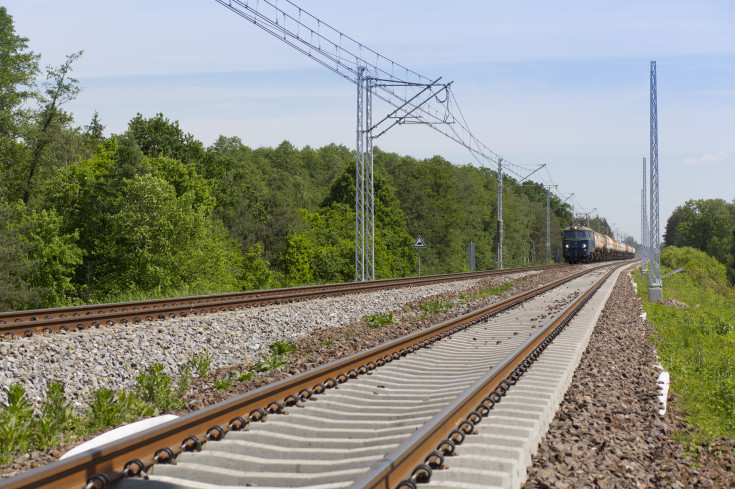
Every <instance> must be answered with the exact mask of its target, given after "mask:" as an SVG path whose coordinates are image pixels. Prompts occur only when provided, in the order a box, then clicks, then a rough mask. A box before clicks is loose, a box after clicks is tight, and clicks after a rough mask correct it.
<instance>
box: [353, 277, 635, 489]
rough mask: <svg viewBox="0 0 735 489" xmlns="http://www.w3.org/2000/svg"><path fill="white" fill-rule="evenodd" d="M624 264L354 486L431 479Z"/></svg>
mask: <svg viewBox="0 0 735 489" xmlns="http://www.w3.org/2000/svg"><path fill="white" fill-rule="evenodd" d="M620 266H623V265H618V266H617V267H614V268H612V269H611V270H610V271H609V272H607V273H606V274H605V276H604V277H602V278H601V279H600V280H599V281H598V282H597V283H596V284H595V285H593V286H592V287H590V288H589V289H588V290H587V291H586V292H584V293H583V294H581V295H580V296H579V297H578V298H577V299H576V300H575V301H574V302H573V303H571V304H570V305H569V306H567V307H566V308H564V309H563V310H562V311H560V312H559V313H557V314H556V315H555V316H554V317H553V318H552V319H551V320H549V321H548V322H547V323H546V324H545V325H544V326H543V327H542V328H541V329H540V330H539V331H538V332H537V333H536V334H535V335H534V336H533V337H532V338H529V339H528V341H526V342H525V343H524V344H523V345H521V346H520V347H519V348H518V349H517V350H516V351H515V352H514V353H513V354H511V355H510V356H508V357H507V358H506V359H505V360H503V361H502V362H501V363H500V364H498V365H497V366H495V367H494V368H493V369H492V370H490V372H488V373H487V374H486V375H485V376H484V377H483V378H481V379H479V380H478V381H477V382H476V383H475V384H474V385H472V386H471V387H470V388H469V389H467V391H465V393H464V394H463V395H462V396H459V397H458V398H457V399H456V400H455V401H454V402H452V403H451V404H450V405H449V406H447V407H446V408H444V409H443V410H442V411H441V412H440V413H438V414H437V415H436V416H435V417H434V418H433V419H432V420H431V421H429V422H428V423H426V424H425V425H424V426H422V427H421V428H420V429H419V430H418V431H417V432H416V433H415V434H414V435H413V436H411V438H409V439H408V440H406V441H404V442H403V443H402V444H401V445H400V446H399V447H398V448H396V449H395V450H394V451H393V452H392V453H390V454H388V455H386V456H385V457H384V458H383V459H382V460H381V461H380V463H379V464H377V465H376V466H374V467H373V468H372V469H371V470H370V471H369V472H368V473H367V474H366V475H365V476H364V477H363V478H362V479H360V480H358V481H356V482H355V483H353V484H352V485H351V486H349V487H350V489H416V488H417V487H418V486H417V483H418V482H428V481H429V479H430V478H431V474H432V471H433V470H434V469H437V468H439V467H441V465H442V460H443V457H444V456H446V455H450V454H451V453H452V452H453V451H454V450H455V447H456V445H459V444H461V443H462V441H464V438H465V437H466V436H468V435H470V434H472V432H473V431H474V428H475V425H476V424H477V423H480V422H481V421H482V418H483V417H484V416H487V414H488V412H489V410H490V409H492V407H493V406H494V405H495V404H496V403H498V402H500V401H501V399H502V397H503V396H504V395H505V394H506V392H507V391H508V389H510V388H511V386H512V385H514V384H515V383H516V382H517V380H518V379H519V378H520V377H521V376H522V375H523V374H524V373H525V371H526V370H528V368H529V367H530V365H531V364H532V363H533V361H535V360H536V359H537V358H538V357H539V356H540V355H541V353H542V352H543V350H544V349H545V348H546V347H547V346H548V344H549V343H550V342H551V341H552V340H553V339H554V338H555V337H556V336H557V335H558V334H559V333H560V332H561V331H562V329H563V328H564V327H565V326H566V324H567V323H568V322H569V321H570V320H571V319H572V317H574V315H575V314H576V313H577V312H578V311H579V310H580V309H581V308H582V307H583V306H584V304H586V302H587V301H588V300H589V299H590V298H591V297H592V295H593V294H594V293H595V292H596V291H597V290H598V289H599V288H600V287H601V286H602V284H603V283H604V282H605V281H606V280H607V279H608V278H609V277H610V275H612V274H613V272H614V271H615V270H616V269H617V268H619V267H620Z"/></svg>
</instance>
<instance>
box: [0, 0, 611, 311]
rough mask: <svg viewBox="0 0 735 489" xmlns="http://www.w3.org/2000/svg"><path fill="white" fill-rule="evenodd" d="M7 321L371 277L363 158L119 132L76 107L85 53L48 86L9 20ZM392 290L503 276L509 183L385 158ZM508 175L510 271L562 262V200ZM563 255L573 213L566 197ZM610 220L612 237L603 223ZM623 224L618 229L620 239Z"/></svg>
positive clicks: (384, 263) (3, 198) (154, 127)
mask: <svg viewBox="0 0 735 489" xmlns="http://www.w3.org/2000/svg"><path fill="white" fill-rule="evenodd" d="M0 49H2V52H0V55H1V56H2V59H3V63H2V66H1V67H0V128H1V130H2V132H1V133H0V309H2V310H9V309H20V308H35V307H51V306H65V305H73V304H79V303H90V302H106V301H111V300H120V299H124V298H135V297H148V296H153V295H167V294H186V293H191V294H196V293H214V292H222V291H232V290H247V289H257V288H269V287H277V286H295V285H303V284H311V283H328V282H342V281H350V280H353V279H354V273H355V271H354V254H355V247H354V246H355V210H354V202H355V153H354V151H352V150H350V149H348V148H346V147H344V146H341V145H335V144H332V145H328V146H324V147H322V148H317V149H314V148H311V147H309V146H306V147H304V148H301V149H299V148H296V147H294V146H293V145H292V144H290V143H289V142H287V141H284V142H283V143H281V144H280V145H279V146H277V147H275V148H264V147H260V148H251V147H249V146H247V145H245V144H244V143H243V141H242V140H241V139H240V138H238V137H225V136H220V137H219V138H218V139H217V140H216V141H215V142H214V143H213V144H212V145H210V146H205V145H204V144H203V143H202V142H201V141H198V140H197V139H196V138H195V137H194V136H193V135H192V134H189V133H186V132H185V131H184V130H182V129H181V128H180V127H179V123H178V122H176V121H170V120H169V119H168V118H166V117H165V116H164V115H163V114H160V113H159V114H156V115H154V116H152V117H145V116H143V115H142V114H137V115H136V116H135V117H134V118H132V119H131V120H130V121H129V123H128V126H127V129H126V131H125V132H123V133H122V134H111V135H109V136H106V135H105V126H104V125H103V123H102V120H101V118H100V116H99V115H98V114H97V113H95V115H94V117H93V118H92V120H91V121H90V122H89V124H87V125H84V126H76V125H75V123H74V120H73V117H72V115H71V114H69V113H67V112H66V111H65V110H64V104H65V103H67V102H69V101H70V100H73V99H74V98H75V97H76V96H77V95H78V94H79V88H78V84H77V80H76V79H74V78H73V77H72V71H73V66H74V63H75V61H76V60H77V59H78V58H79V56H81V55H82V53H81V52H79V53H74V54H72V55H70V56H68V57H67V59H66V61H65V62H64V63H63V64H62V65H61V66H60V67H51V66H49V67H47V68H46V69H45V78H46V81H45V82H43V83H37V82H36V80H37V78H38V77H39V76H41V74H42V70H41V69H40V67H39V66H38V63H39V56H38V55H37V54H35V53H33V52H31V51H29V50H28V39H26V38H23V37H21V36H19V35H17V34H16V33H15V30H14V27H13V23H12V17H11V16H10V15H9V14H8V13H7V11H6V9H5V8H4V7H0ZM374 172H375V184H374V187H375V261H376V263H375V269H376V278H389V277H400V276H410V275H415V274H416V273H417V255H416V251H415V249H414V248H413V247H412V244H413V242H414V240H415V239H416V237H417V236H418V235H419V234H420V235H421V236H422V237H423V239H424V242H425V243H426V244H427V248H426V249H425V250H423V251H422V257H421V258H422V264H421V268H422V273H423V274H438V273H449V272H457V271H463V270H467V269H468V259H467V258H468V257H467V247H468V244H469V243H470V242H474V243H475V246H476V268H477V269H493V268H496V251H495V249H496V225H497V208H496V201H497V190H496V189H497V174H496V173H495V172H494V171H493V170H490V169H487V168H477V167H475V166H472V165H456V164H453V163H451V162H449V161H447V160H445V159H443V158H441V157H439V156H435V157H433V158H427V159H416V158H413V157H411V156H407V155H399V154H396V153H390V152H384V151H381V150H380V149H379V148H375V150H374ZM516 183H518V182H516V181H515V180H514V179H512V178H508V177H507V176H505V177H504V185H505V188H506V189H507V188H510V187H513V188H512V189H511V190H508V191H506V192H504V196H503V203H504V205H503V215H504V264H505V265H506V266H521V265H525V264H532V263H534V261H535V262H536V263H543V262H545V249H546V192H545V190H544V189H543V188H542V187H541V186H540V185H539V184H536V183H534V182H531V181H524V182H521V183H519V184H518V185H515V186H514V184H516ZM551 207H552V209H554V210H553V213H552V215H551V246H552V259H553V258H555V257H556V250H558V249H560V247H561V230H562V228H563V227H564V226H566V225H568V223H569V222H570V220H571V209H570V206H569V205H567V204H566V203H563V202H561V201H560V199H559V198H558V197H557V196H554V195H552V197H551ZM598 225H599V224H598ZM606 226H607V223H606V222H605V221H603V229H604V228H605V227H606Z"/></svg>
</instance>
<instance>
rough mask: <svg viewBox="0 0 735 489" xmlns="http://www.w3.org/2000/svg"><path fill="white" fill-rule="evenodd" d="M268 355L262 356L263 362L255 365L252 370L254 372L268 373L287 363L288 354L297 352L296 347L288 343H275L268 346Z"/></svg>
mask: <svg viewBox="0 0 735 489" xmlns="http://www.w3.org/2000/svg"><path fill="white" fill-rule="evenodd" d="M268 349H269V350H270V354H269V355H263V361H261V362H259V363H257V364H255V366H253V370H254V371H256V372H269V371H271V370H275V369H277V368H278V367H282V366H284V365H286V364H287V363H288V360H289V358H288V353H289V352H292V351H295V350H298V347H297V346H296V345H294V344H293V343H291V342H290V341H287V340H283V341H276V342H275V343H273V344H270V345H268Z"/></svg>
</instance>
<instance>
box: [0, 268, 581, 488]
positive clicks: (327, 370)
mask: <svg viewBox="0 0 735 489" xmlns="http://www.w3.org/2000/svg"><path fill="white" fill-rule="evenodd" d="M590 271H591V270H585V271H582V272H577V273H574V274H572V275H570V276H568V277H565V278H563V279H560V280H557V281H555V282H552V283H550V284H546V285H544V286H541V287H539V288H536V289H534V290H531V291H527V292H524V293H521V294H518V295H516V296H515V297H512V298H510V299H507V300H504V301H501V302H499V303H497V304H493V305H490V306H486V307H483V308H481V309H478V310H476V311H473V312H470V313H468V314H465V315H463V316H460V317H457V318H453V319H451V320H448V321H445V322H444V323H440V324H437V325H435V326H432V327H430V328H427V329H425V330H422V331H418V332H415V333H412V334H410V335H406V336H404V337H401V338H398V339H396V340H393V341H390V342H388V343H384V344H382V345H379V346H376V347H373V348H370V349H368V350H365V351H363V352H359V353H356V354H353V355H350V356H348V357H345V358H343V359H340V360H337V361H335V362H332V363H329V364H326V365H322V366H320V367H317V368H315V369H312V370H309V371H307V372H304V373H301V374H298V375H295V376H292V377H289V378H287V379H284V380H281V381H278V382H275V383H272V384H269V385H266V386H263V387H261V388H259V389H256V390H254V391H252V392H249V393H246V394H243V395H241V396H238V397H235V398H232V399H230V400H227V401H224V402H222V403H219V404H216V405H213V406H209V407H207V408H205V409H202V410H200V411H196V412H193V413H190V414H187V415H185V416H182V417H181V418H178V419H175V420H172V421H170V422H168V423H165V424H163V425H160V426H158V427H156V428H154V429H152V430H149V431H147V432H144V433H139V434H136V435H133V436H131V437H128V438H126V439H123V440H120V441H117V442H113V443H109V444H107V445H104V446H101V447H99V448H96V449H93V450H91V451H89V452H86V453H81V454H78V455H76V456H74V457H70V458H69V459H66V460H64V461H59V462H55V463H52V464H49V465H47V466H44V467H41V468H38V469H34V470H31V471H29V472H27V473H24V474H21V475H19V476H17V477H14V478H11V479H8V480H6V481H2V482H0V489H32V488H33V489H79V488H82V487H86V488H87V489H104V488H105V487H107V485H108V484H109V483H110V482H114V481H116V480H119V479H121V478H122V477H125V476H135V475H137V474H139V473H141V472H142V471H143V470H145V469H146V468H147V467H150V466H151V465H152V464H154V463H165V462H170V461H171V460H172V459H173V458H175V457H176V456H177V455H178V454H179V453H181V452H182V451H187V450H199V449H201V446H202V445H204V444H206V443H208V442H210V441H216V440H219V439H221V438H222V437H223V436H224V435H225V434H226V433H227V432H229V431H231V430H241V429H243V428H245V427H246V426H247V425H248V424H249V423H252V422H257V421H262V420H264V419H265V418H266V417H267V415H268V414H269V413H278V412H280V411H281V410H282V409H283V408H284V407H285V406H289V405H293V404H295V403H297V402H299V401H301V400H305V399H308V398H310V397H311V396H312V395H314V394H319V393H321V392H323V391H324V390H325V389H328V388H331V387H334V386H336V385H337V384H339V383H342V382H345V381H347V380H348V379H349V378H355V377H357V376H359V375H362V374H365V373H367V372H369V371H371V370H374V369H375V368H377V367H379V366H382V365H384V364H386V363H390V362H392V361H394V360H398V359H400V358H401V357H403V356H405V355H407V354H408V353H411V352H413V351H415V350H418V349H420V348H423V347H426V346H429V345H431V344H433V343H435V342H436V341H440V340H441V339H443V338H445V337H447V336H450V335H452V334H453V333H456V332H458V331H460V330H463V329H465V328H467V327H469V326H471V325H473V324H475V323H477V322H480V321H482V320H484V319H486V318H488V317H490V316H493V315H495V314H497V313H499V312H501V311H504V310H506V309H509V308H511V307H514V306H516V305H518V304H520V303H522V302H524V301H526V300H528V299H530V298H532V297H534V296H536V295H539V294H542V293H544V292H546V291H548V290H550V289H552V288H554V287H557V286H559V285H562V284H564V283H566V282H569V281H571V280H574V279H575V278H578V277H580V276H582V275H584V274H586V273H589V272H590ZM391 477H393V476H391ZM381 487H382V486H381Z"/></svg>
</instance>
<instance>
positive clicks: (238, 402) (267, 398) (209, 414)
mask: <svg viewBox="0 0 735 489" xmlns="http://www.w3.org/2000/svg"><path fill="white" fill-rule="evenodd" d="M485 313H486V312H485ZM485 313H482V314H485ZM475 317H477V316H475ZM454 324H456V323H453V322H452V323H451V324H448V323H445V324H443V325H440V326H437V327H436V328H440V329H436V328H432V330H424V331H422V332H421V334H420V335H419V336H418V337H414V338H411V339H410V340H408V341H407V342H405V341H404V342H400V343H394V344H393V345H390V346H382V347H379V348H378V349H376V350H373V351H372V352H370V353H367V354H365V355H366V356H365V357H364V358H363V357H362V356H360V357H359V358H351V359H350V360H349V365H352V364H353V363H354V362H358V363H361V362H367V363H365V365H368V367H369V368H372V367H371V365H372V364H371V362H372V361H374V362H377V363H378V364H380V363H381V361H382V360H380V359H382V358H385V355H386V354H389V350H390V351H395V350H396V349H397V350H398V353H393V357H394V358H399V357H400V356H403V355H405V354H406V353H407V352H410V351H411V350H412V349H415V348H418V346H416V345H421V346H428V344H430V343H431V342H433V341H436V338H437V336H436V335H437V334H438V331H439V330H447V329H451V328H454V327H455V326H454ZM455 331H457V330H456V329H455ZM442 336H443V335H442ZM427 342H428V343H427ZM412 345H413V346H412ZM396 355H398V357H396ZM373 357H375V358H373ZM370 358H373V360H370ZM346 365H348V362H347V361H345V362H342V365H340V366H329V367H327V368H326V369H315V370H314V371H307V373H306V374H302V375H301V376H297V377H302V379H287V380H285V381H282V382H278V383H277V384H276V385H274V386H272V389H267V390H265V391H263V390H261V391H260V392H258V393H253V395H251V396H248V399H247V400H245V399H235V400H231V401H229V402H227V403H225V404H227V405H229V406H230V407H231V408H232V407H235V406H236V407H237V409H238V410H240V411H241V412H242V410H243V409H244V410H245V411H248V410H249V409H251V408H250V407H247V406H259V405H262V406H268V408H269V409H270V410H275V411H278V410H279V409H280V407H279V406H278V405H277V403H275V401H277V400H279V399H280V400H284V399H287V398H285V397H284V396H285V392H286V390H288V389H293V388H294V387H291V386H290V385H291V384H292V383H293V384H294V386H295V385H296V384H295V382H296V380H300V381H301V380H306V383H307V384H308V383H313V382H315V381H317V380H319V379H321V378H322V377H324V378H326V377H325V376H327V375H335V376H337V378H338V379H340V378H341V377H343V375H344V373H342V374H340V375H337V374H338V373H340V372H342V371H343V370H344V369H345V368H355V369H356V370H357V371H355V370H350V371H348V372H349V373H348V374H347V375H348V376H352V374H353V373H354V375H358V371H359V372H360V373H365V372H366V371H367V369H368V368H365V367H360V368H358V367H357V364H355V366H354V367H348V366H346ZM344 378H345V379H346V377H344ZM325 383H327V385H329V384H330V382H327V381H325ZM287 388H288V389H287ZM300 388H301V387H299V389H300ZM284 389H286V390H284ZM317 390H319V389H317ZM298 392H303V391H298ZM291 399H292V400H293V398H291ZM243 403H244V404H243ZM222 409H223V408H222V407H217V408H208V409H204V410H202V411H199V412H197V413H194V414H193V415H192V416H188V417H187V418H185V419H184V418H182V419H181V420H180V421H177V422H176V423H174V424H176V427H168V428H167V429H166V430H165V431H166V433H162V432H160V433H158V435H156V436H157V441H156V442H155V444H158V445H159V446H160V445H161V444H163V445H164V446H167V445H166V444H171V446H177V445H178V443H180V441H175V440H177V439H179V438H180V437H181V435H182V432H181V429H184V428H185V430H186V431H188V432H190V433H191V432H194V433H198V431H197V430H205V428H204V427H203V426H202V427H196V428H195V427H194V424H192V423H195V424H198V421H199V420H206V421H204V423H205V424H207V425H209V426H210V429H208V430H206V431H207V436H208V437H209V438H210V439H214V438H217V437H219V433H220V430H219V428H216V429H215V428H212V426H214V425H213V423H214V424H217V423H219V425H220V426H225V431H226V430H227V428H226V427H227V426H228V424H230V423H229V422H228V420H230V421H231V419H230V418H231V417H232V414H231V412H232V411H227V412H225V411H223V410H222ZM220 413H221V414H220ZM245 414H247V412H246V413H245ZM252 416H254V417H255V418H257V417H258V416H259V415H258V414H257V412H255V414H253V415H252ZM220 418H221V419H220ZM225 418H227V419H225ZM238 423H239V422H236V423H235V425H237V424H238ZM235 425H233V426H235ZM235 427H236V426H235ZM172 430H173V431H172ZM197 436H198V437H199V441H203V440H204V439H205V436H204V432H202V433H198V435H197ZM169 439H170V441H169ZM131 443H132V444H133V445H135V444H136V443H135V442H131V441H128V442H126V443H125V444H127V445H130V444H131ZM146 443H147V442H146ZM189 444H190V445H192V446H196V445H197V441H196V440H193V439H190V441H189ZM117 450H118V449H115V450H113V452H115V453H117ZM144 450H148V449H144ZM109 453H110V454H112V452H109ZM118 455H120V454H119V453H118ZM122 457H123V458H129V457H142V458H144V459H149V457H150V455H147V456H146V455H142V453H132V454H131V453H130V452H126V453H125V455H122ZM114 458H118V457H117V455H114V456H113V459H114ZM110 463H112V462H105V463H102V464H101V465H100V464H99V463H98V462H95V467H97V468H96V469H92V467H91V466H86V468H85V470H86V471H89V470H93V471H98V470H102V471H108V470H114V469H115V467H114V466H113V465H114V464H116V463H119V462H114V463H113V465H110ZM133 465H137V464H133ZM131 467H132V466H131ZM118 470H119V469H118ZM131 470H134V468H131ZM59 476H60V474H59V473H57V474H56V477H57V478H58V477H59ZM29 477H30V478H31V479H32V477H31V474H28V476H27V477H22V478H21V479H23V482H20V481H18V482H17V483H20V484H21V485H23V484H25V483H27V482H28V481H29ZM10 482H12V481H10Z"/></svg>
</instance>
